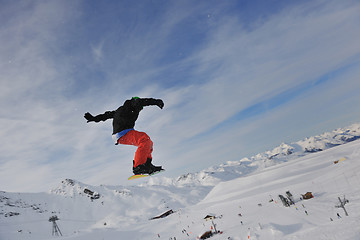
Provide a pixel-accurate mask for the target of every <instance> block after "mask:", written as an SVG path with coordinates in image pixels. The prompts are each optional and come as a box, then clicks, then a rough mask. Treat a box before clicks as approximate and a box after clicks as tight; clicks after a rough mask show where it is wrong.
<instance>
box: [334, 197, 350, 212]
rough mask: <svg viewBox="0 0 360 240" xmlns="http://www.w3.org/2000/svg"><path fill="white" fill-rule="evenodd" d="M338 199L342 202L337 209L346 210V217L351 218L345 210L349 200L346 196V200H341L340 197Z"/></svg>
mask: <svg viewBox="0 0 360 240" xmlns="http://www.w3.org/2000/svg"><path fill="white" fill-rule="evenodd" d="M338 199H339V201H340V204H339V205H337V206H336V207H337V208H342V209H344V212H345V215H346V216H349V214H348V213H347V211H346V209H345V204H346V203H348V202H349V200H347V199H346V198H345V196H344V200H341V198H340V197H338Z"/></svg>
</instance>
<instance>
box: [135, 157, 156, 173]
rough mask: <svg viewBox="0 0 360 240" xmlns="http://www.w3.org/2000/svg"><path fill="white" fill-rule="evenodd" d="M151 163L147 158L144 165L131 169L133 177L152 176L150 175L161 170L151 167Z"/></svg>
mask: <svg viewBox="0 0 360 240" xmlns="http://www.w3.org/2000/svg"><path fill="white" fill-rule="evenodd" d="M151 161H152V159H151V158H148V159H147V160H146V163H144V164H141V165H138V166H136V167H133V173H134V174H135V175H139V174H152V173H155V172H159V171H161V170H163V169H162V167H161V166H154V165H152V163H151ZM134 163H135V162H134Z"/></svg>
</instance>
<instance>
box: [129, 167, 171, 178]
mask: <svg viewBox="0 0 360 240" xmlns="http://www.w3.org/2000/svg"><path fill="white" fill-rule="evenodd" d="M163 171H165V169H162V170H160V171H157V172H154V173H152V174H136V175H132V176H131V177H129V178H128V180H133V179H138V178H143V177H150V176H153V175H156V174H158V173H161V172H163Z"/></svg>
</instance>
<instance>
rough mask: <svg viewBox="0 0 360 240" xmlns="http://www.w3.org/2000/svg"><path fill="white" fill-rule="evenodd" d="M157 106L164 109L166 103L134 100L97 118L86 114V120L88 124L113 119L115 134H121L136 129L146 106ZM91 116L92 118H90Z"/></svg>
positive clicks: (153, 100)
mask: <svg viewBox="0 0 360 240" xmlns="http://www.w3.org/2000/svg"><path fill="white" fill-rule="evenodd" d="M151 105H155V106H158V107H160V108H161V109H162V108H163V107H164V103H163V101H162V100H161V99H154V98H132V99H129V100H126V101H125V102H124V104H123V105H122V106H120V107H119V108H118V109H116V110H115V111H107V112H105V113H103V114H99V115H97V116H94V117H93V116H91V114H89V113H86V114H85V118H86V119H87V120H88V122H91V121H95V122H100V121H106V120H107V119H111V118H112V119H113V134H115V133H118V132H121V131H123V130H125V129H129V128H134V126H135V121H136V120H137V118H138V116H139V113H140V111H141V110H142V109H143V107H145V106H151ZM87 114H89V115H90V116H91V117H89V115H87Z"/></svg>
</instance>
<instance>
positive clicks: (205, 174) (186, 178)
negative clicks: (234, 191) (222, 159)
mask: <svg viewBox="0 0 360 240" xmlns="http://www.w3.org/2000/svg"><path fill="white" fill-rule="evenodd" d="M357 139H360V123H356V124H352V125H350V126H349V127H345V128H339V129H336V130H334V131H331V132H325V133H323V134H321V135H318V136H312V137H308V138H305V139H304V140H300V141H297V142H295V143H290V144H287V143H281V144H280V146H278V147H275V148H274V149H273V150H270V151H266V152H264V153H259V154H257V155H255V156H252V157H250V158H242V159H240V160H239V161H228V162H226V163H223V164H221V165H219V166H213V167H209V168H207V169H205V170H202V171H200V172H197V173H188V174H184V175H181V176H180V177H178V178H176V179H168V178H156V179H150V180H149V183H148V184H150V185H175V186H182V185H189V184H190V185H203V186H215V185H216V184H218V183H219V182H221V181H228V180H232V179H235V178H238V177H240V176H246V175H248V174H250V173H253V172H255V171H261V170H263V169H264V168H267V167H270V166H274V165H276V164H280V163H283V162H287V161H290V160H292V159H296V158H299V157H302V156H306V155H308V154H310V153H315V152H320V151H324V150H326V149H329V148H332V147H335V146H339V145H342V144H345V143H349V142H352V141H354V140H357Z"/></svg>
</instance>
